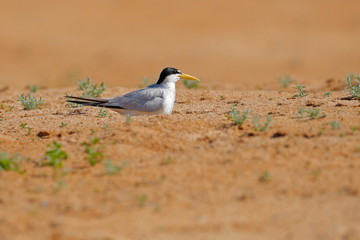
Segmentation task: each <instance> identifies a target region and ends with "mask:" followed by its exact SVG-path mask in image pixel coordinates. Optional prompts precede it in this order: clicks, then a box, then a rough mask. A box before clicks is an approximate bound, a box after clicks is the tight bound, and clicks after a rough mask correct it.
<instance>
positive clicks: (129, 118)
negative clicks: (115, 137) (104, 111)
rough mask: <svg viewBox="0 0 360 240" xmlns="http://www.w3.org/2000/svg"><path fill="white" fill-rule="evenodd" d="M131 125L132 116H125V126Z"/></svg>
mask: <svg viewBox="0 0 360 240" xmlns="http://www.w3.org/2000/svg"><path fill="white" fill-rule="evenodd" d="M130 123H131V116H130V115H125V124H127V125H129V124H130Z"/></svg>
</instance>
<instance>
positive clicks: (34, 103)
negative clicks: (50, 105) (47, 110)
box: [18, 94, 44, 110]
mask: <svg viewBox="0 0 360 240" xmlns="http://www.w3.org/2000/svg"><path fill="white" fill-rule="evenodd" d="M18 101H19V102H21V103H22V105H23V106H24V109H25V110H31V109H39V108H40V105H41V104H43V103H44V101H43V100H42V98H41V97H40V99H39V100H37V99H36V97H35V96H33V95H29V96H25V95H24V94H21V96H18Z"/></svg>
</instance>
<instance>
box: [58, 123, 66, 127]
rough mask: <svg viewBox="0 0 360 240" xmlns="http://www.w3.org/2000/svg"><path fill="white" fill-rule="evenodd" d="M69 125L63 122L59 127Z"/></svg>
mask: <svg viewBox="0 0 360 240" xmlns="http://www.w3.org/2000/svg"><path fill="white" fill-rule="evenodd" d="M66 126H67V123H64V122H61V124H60V125H59V127H66Z"/></svg>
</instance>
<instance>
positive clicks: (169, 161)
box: [160, 157, 173, 165]
mask: <svg viewBox="0 0 360 240" xmlns="http://www.w3.org/2000/svg"><path fill="white" fill-rule="evenodd" d="M171 163H173V160H172V159H171V157H166V158H165V159H163V160H162V161H161V163H160V165H170V164H171Z"/></svg>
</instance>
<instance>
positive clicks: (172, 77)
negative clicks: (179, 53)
mask: <svg viewBox="0 0 360 240" xmlns="http://www.w3.org/2000/svg"><path fill="white" fill-rule="evenodd" d="M180 79H188V80H194V81H200V80H199V79H197V78H196V77H193V76H190V75H187V74H185V73H182V72H180V70H178V69H176V68H171V67H167V68H164V70H162V71H161V73H160V77H159V80H158V81H157V82H156V84H162V83H163V82H174V83H176V82H177V81H179V80H180Z"/></svg>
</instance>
